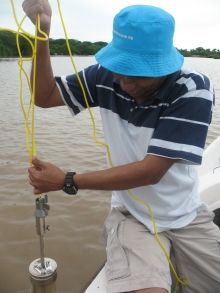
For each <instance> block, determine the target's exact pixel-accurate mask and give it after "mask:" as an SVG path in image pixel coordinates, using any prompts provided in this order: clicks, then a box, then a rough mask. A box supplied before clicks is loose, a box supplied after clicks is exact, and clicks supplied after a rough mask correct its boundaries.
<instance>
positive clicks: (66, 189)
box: [63, 184, 77, 194]
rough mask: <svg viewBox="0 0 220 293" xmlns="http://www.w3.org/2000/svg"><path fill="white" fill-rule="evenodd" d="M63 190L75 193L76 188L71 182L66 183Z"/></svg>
mask: <svg viewBox="0 0 220 293" xmlns="http://www.w3.org/2000/svg"><path fill="white" fill-rule="evenodd" d="M63 191H65V192H66V193H68V194H77V188H76V187H75V186H72V185H71V184H67V185H66V186H65V187H64V188H63Z"/></svg>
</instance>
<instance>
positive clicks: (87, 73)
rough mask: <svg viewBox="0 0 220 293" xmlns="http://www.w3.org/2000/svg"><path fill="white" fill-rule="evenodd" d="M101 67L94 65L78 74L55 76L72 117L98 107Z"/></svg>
mask: <svg viewBox="0 0 220 293" xmlns="http://www.w3.org/2000/svg"><path fill="white" fill-rule="evenodd" d="M98 70H99V65H98V64H97V65H92V66H90V67H88V68H86V69H84V70H82V71H80V72H79V73H78V76H77V74H72V75H67V76H55V81H56V85H57V87H58V89H59V91H60V94H61V97H62V99H63V101H64V103H65V104H66V105H67V107H68V108H69V110H70V112H71V113H72V115H73V116H74V115H76V114H78V113H80V112H81V111H83V110H84V109H86V108H88V106H89V107H96V106H98V100H97V95H96V77H97V74H98Z"/></svg>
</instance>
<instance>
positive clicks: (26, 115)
mask: <svg viewBox="0 0 220 293" xmlns="http://www.w3.org/2000/svg"><path fill="white" fill-rule="evenodd" d="M10 1H11V5H12V10H13V14H14V19H15V21H16V24H17V26H18V31H17V32H16V44H17V48H18V52H19V56H20V60H19V61H18V65H19V67H20V73H19V76H20V84H21V85H20V103H21V107H22V111H23V114H24V119H25V131H26V145H27V149H28V152H29V156H30V164H32V156H33V155H34V156H36V144H35V140H34V101H35V89H36V52H37V40H41V41H46V40H48V36H47V35H46V34H45V33H44V32H42V31H41V29H40V17H39V15H38V17H37V20H36V29H35V36H32V35H31V34H29V33H28V32H26V31H24V30H23V29H22V28H21V25H22V23H23V21H24V19H25V17H24V18H23V19H22V21H21V23H20V24H19V22H18V21H17V17H16V13H15V8H14V3H13V0H10ZM57 4H58V10H59V14H60V19H61V22H62V26H63V30H64V34H65V38H66V45H67V48H68V52H69V56H70V59H71V62H72V65H73V68H74V71H75V73H76V76H77V79H78V82H79V84H80V87H81V89H82V93H83V97H84V100H85V103H86V106H87V108H88V111H89V114H90V117H91V120H92V125H93V139H94V141H95V142H96V143H98V144H101V145H103V146H105V147H106V150H107V154H108V159H109V162H110V165H111V167H112V168H113V167H114V165H113V162H112V159H111V154H110V150H109V146H108V145H107V144H106V143H104V142H101V141H99V140H97V138H96V125H95V119H94V117H93V114H92V112H91V109H90V107H89V104H88V100H87V97H86V93H85V90H84V87H83V84H82V82H81V80H80V77H79V75H78V72H77V69H76V66H75V63H74V60H73V57H72V52H71V49H70V45H69V42H68V36H67V32H66V28H65V24H64V21H63V16H62V12H61V8H60V1H59V0H57ZM0 30H7V31H11V32H15V31H13V30H10V29H0ZM20 31H22V32H23V33H24V34H21V33H20ZM37 31H39V32H40V33H41V34H42V35H43V36H44V37H43V38H42V37H39V36H37ZM19 36H22V37H24V38H25V39H26V40H27V41H28V42H29V43H30V45H31V48H32V52H33V53H32V57H31V58H30V59H27V60H25V61H31V60H33V82H32V89H31V86H30V82H29V79H28V77H27V74H26V72H25V70H24V69H23V67H22V65H23V61H24V59H23V58H22V55H21V52H20V47H19V38H18V37H19ZM27 36H28V37H30V38H33V39H34V40H35V44H34V46H33V44H32V42H31V41H30V40H29V39H28V38H27ZM22 72H23V73H24V74H25V77H26V80H27V82H28V87H29V89H30V92H31V98H30V105H29V107H28V111H27V112H25V110H24V106H23V101H22ZM30 112H31V113H32V123H31V130H30V127H29V124H28V120H29V116H30ZM29 136H31V144H32V145H31V146H30V144H29ZM127 192H128V194H129V195H130V196H131V197H132V198H133V199H134V200H136V201H138V202H140V203H142V204H144V205H145V206H146V207H147V209H148V211H149V213H150V217H151V219H152V223H153V227H154V233H155V236H156V239H157V241H158V243H159V245H160V246H161V248H162V250H163V251H164V253H165V255H166V258H167V260H168V262H169V264H170V267H171V269H172V271H173V273H174V276H175V277H176V280H177V284H176V287H175V291H174V292H176V290H177V288H178V284H179V283H181V284H183V285H187V284H188V283H189V279H188V278H186V277H184V276H182V277H178V275H177V273H176V270H175V268H174V266H173V264H172V262H171V260H170V257H169V254H168V253H167V251H166V249H165V247H164V245H163V243H162V241H161V239H160V237H159V235H158V232H157V227H156V223H155V220H154V216H153V212H152V210H151V207H150V206H149V205H148V203H147V202H145V201H144V200H141V199H139V198H137V197H136V196H135V195H134V194H133V193H132V192H131V191H130V190H127Z"/></svg>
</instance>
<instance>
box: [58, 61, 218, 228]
mask: <svg viewBox="0 0 220 293" xmlns="http://www.w3.org/2000/svg"><path fill="white" fill-rule="evenodd" d="M79 75H80V77H81V81H82V83H83V85H84V88H85V90H86V95H87V99H88V102H89V105H90V107H97V106H99V107H100V112H101V116H102V122H103V129H104V135H105V140H106V143H107V144H108V145H109V148H110V152H111V157H112V161H113V164H114V166H118V165H123V164H127V163H130V162H134V161H138V160H142V159H143V158H144V157H145V156H146V155H147V154H153V155H157V156H163V157H168V158H172V159H179V163H176V164H174V165H173V166H172V167H171V168H170V170H169V171H168V172H167V174H165V176H164V177H163V180H161V181H160V182H159V183H158V184H156V185H153V186H145V187H140V188H135V189H134V190H133V192H134V193H135V195H136V196H138V197H141V198H144V199H145V200H146V201H147V202H148V203H149V204H150V206H151V208H152V209H153V212H154V216H155V219H156V222H157V226H158V231H163V230H166V229H169V228H170V227H172V228H174V227H180V226H183V225H184V224H186V222H188V223H189V222H190V221H191V220H192V218H193V217H195V215H196V211H198V210H201V209H207V207H206V206H205V204H203V203H201V202H200V198H199V195H198V175H197V171H196V165H197V164H201V162H202V154H203V149H204V145H205V141H206V136H207V131H208V126H209V124H210V122H211V118H212V110H213V103H214V89H213V86H212V84H211V82H210V81H209V79H208V78H207V77H206V76H205V75H203V74H200V73H198V72H195V71H191V70H186V69H181V70H179V71H177V72H175V73H173V74H171V75H169V76H168V77H167V79H166V81H165V82H164V84H163V85H162V87H161V88H160V90H159V91H158V92H156V93H155V94H154V95H153V96H152V97H151V98H149V99H147V100H145V101H144V102H142V103H141V104H139V105H137V104H136V102H135V100H134V99H133V98H132V97H131V96H129V95H128V94H127V93H126V92H124V91H123V90H122V89H121V87H120V84H119V82H118V81H117V80H116V79H115V78H114V77H113V74H112V73H111V72H109V71H107V70H106V69H104V68H102V67H101V66H99V65H98V64H97V65H94V66H90V67H88V68H87V69H85V70H83V71H82V72H80V73H79ZM55 78H56V82H57V86H58V88H59V90H60V93H61V96H62V98H63V100H64V102H65V103H66V105H67V107H68V108H69V110H70V112H71V113H72V115H73V116H74V115H76V114H78V113H80V112H81V111H82V110H83V109H85V108H86V104H85V101H84V98H83V95H82V90H81V88H80V86H79V83H78V81H77V78H76V76H75V75H70V76H63V77H55ZM174 171H175V172H174ZM170 193H171V194H170ZM167 194H169V196H167ZM178 195H179V197H178ZM170 196H171V197H172V205H171V204H170V200H171V198H170ZM119 205H124V206H126V208H127V209H128V210H129V211H130V212H131V213H132V214H133V215H134V216H136V217H137V219H139V220H140V221H141V222H143V223H144V224H145V225H146V226H147V227H148V228H149V229H150V230H151V231H152V232H153V230H152V229H153V228H152V223H151V219H150V218H149V216H148V211H146V207H144V206H140V204H139V203H134V202H132V200H131V199H128V195H127V192H126V191H114V192H113V197H112V206H119Z"/></svg>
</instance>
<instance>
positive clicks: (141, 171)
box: [28, 155, 176, 194]
mask: <svg viewBox="0 0 220 293" xmlns="http://www.w3.org/2000/svg"><path fill="white" fill-rule="evenodd" d="M175 162H176V160H173V159H169V158H164V157H159V156H154V155H147V156H146V157H145V158H144V159H143V160H142V161H138V162H134V163H130V164H126V165H122V166H118V167H114V168H110V169H106V170H101V171H94V172H88V173H84V174H76V175H74V183H75V184H76V186H77V187H78V188H79V189H95V190H127V189H131V188H135V187H139V186H144V185H151V184H156V183H158V182H159V181H160V180H161V178H162V177H163V176H164V175H165V173H166V172H167V171H168V170H169V168H170V167H171V166H172V165H173V164H174V163H175ZM33 165H34V166H35V167H36V168H35V167H31V168H29V170H28V171H29V178H30V184H31V185H32V186H33V187H34V194H39V193H44V192H49V191H55V190H62V188H63V185H64V178H65V173H64V172H63V171H62V170H61V169H59V168H58V167H56V166H54V165H52V164H50V163H45V162H41V161H39V160H38V159H36V158H34V160H33ZM37 170H42V171H37ZM74 171H76V170H74Z"/></svg>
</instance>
